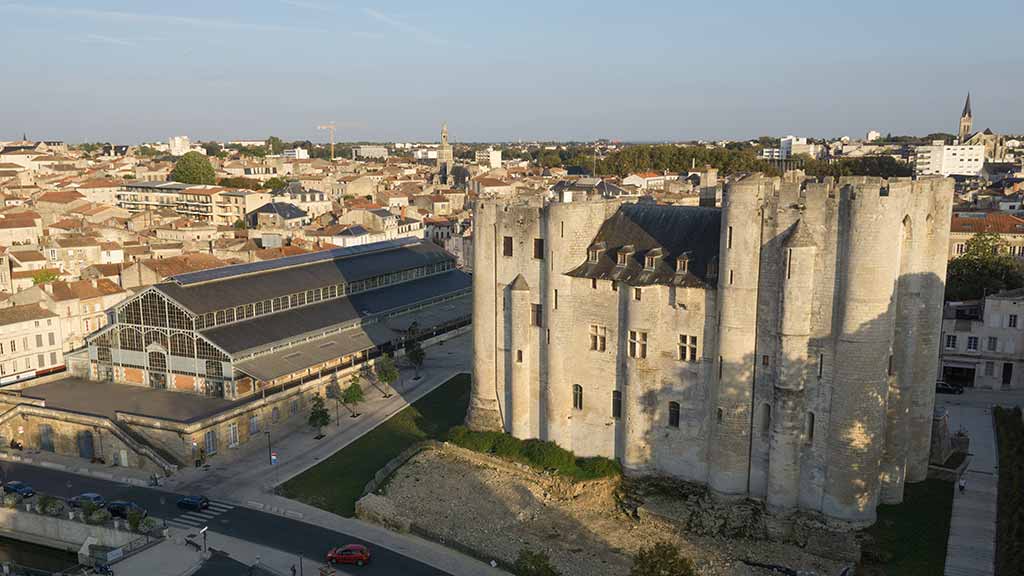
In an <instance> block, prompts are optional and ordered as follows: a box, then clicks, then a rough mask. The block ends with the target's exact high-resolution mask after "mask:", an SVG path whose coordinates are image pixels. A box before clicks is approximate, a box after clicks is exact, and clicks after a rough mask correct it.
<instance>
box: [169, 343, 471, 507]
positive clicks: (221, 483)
mask: <svg viewBox="0 0 1024 576" xmlns="http://www.w3.org/2000/svg"><path fill="white" fill-rule="evenodd" d="M472 348H473V347H472V335H471V334H464V335H461V336H458V337H456V338H453V339H452V340H449V341H447V342H445V343H444V344H443V345H441V346H431V347H429V348H427V361H426V363H425V366H424V367H423V369H422V370H420V379H419V380H417V381H413V380H412V377H413V370H412V368H409V367H402V368H401V373H402V378H401V379H400V380H399V382H396V383H395V391H396V393H395V394H393V395H392V396H391V397H390V398H383V397H382V394H381V392H380V391H379V390H378V389H377V388H376V387H374V386H372V385H366V386H365V387H364V390H365V392H366V397H367V401H366V402H363V403H362V404H360V405H359V407H358V411H359V412H360V414H361V416H359V417H358V418H350V417H349V415H348V414H347V413H346V411H345V409H344V408H342V409H341V412H340V415H341V417H340V419H338V420H336V421H333V422H331V423H330V424H329V425H328V426H327V427H325V428H324V429H323V433H324V434H325V437H324V438H322V439H320V440H316V439H314V437H313V433H312V431H311V430H310V429H309V428H308V427H305V426H299V427H297V428H294V429H292V430H290V431H289V432H286V433H284V435H283V436H280V437H273V436H272V437H271V442H272V449H273V450H274V451H275V452H277V455H278V464H277V465H275V466H273V467H272V466H271V465H270V464H269V462H268V460H269V457H268V455H267V446H266V443H265V442H249V443H247V444H245V445H244V446H243V447H241V448H239V449H238V450H239V452H240V453H239V454H238V455H237V456H236V458H235V459H234V460H231V461H229V462H226V463H218V462H217V461H216V459H214V460H213V461H211V463H210V466H209V467H208V468H185V469H182V470H180V471H179V472H178V473H177V474H175V475H174V476H172V477H170V478H168V479H166V481H165V482H164V485H163V486H164V488H165V489H167V490H172V491H175V492H188V493H195V494H203V495H205V496H207V497H211V498H214V497H215V498H218V499H221V500H231V501H234V502H238V503H241V504H245V505H249V506H252V507H255V508H258V509H261V510H266V506H269V504H267V505H265V507H264V508H260V507H259V504H260V503H261V502H262V500H263V496H264V494H266V493H268V492H271V491H272V490H273V487H275V486H277V485H278V484H281V483H283V482H285V481H287V480H288V479H290V478H292V477H293V476H297V475H298V474H301V473H302V472H305V471H306V470H308V469H309V468H312V467H313V466H315V465H317V464H319V463H320V462H321V461H322V460H324V459H326V458H328V457H330V456H331V455H332V454H334V453H335V452H337V451H338V450H341V449H342V448H344V447H345V446H347V445H348V444H349V443H351V442H353V441H355V440H357V439H358V438H359V437H361V436H362V435H363V434H366V433H367V432H369V431H370V430H373V429H374V428H376V427H377V426H378V425H379V424H380V423H382V422H384V421H385V420H387V419H388V418H390V417H391V416H393V415H394V414H396V413H397V412H399V411H401V410H402V409H404V408H405V407H406V406H408V405H409V404H412V403H413V402H415V401H416V400H419V399H420V398H422V397H423V396H425V395H426V394H428V393H430V392H431V391H433V390H434V389H435V388H437V387H438V386H440V385H441V384H443V383H445V382H447V381H448V380H449V379H450V378H451V377H452V376H454V375H456V374H459V373H461V372H469V371H470V370H471V369H472V368H471V363H472V360H471V359H472ZM403 381H404V382H403ZM328 406H329V408H330V409H331V419H332V420H335V412H336V411H335V407H334V406H332V405H330V404H329V405H328ZM287 502H290V500H289V501H287ZM253 503H255V504H256V505H255V506H254V505H253ZM266 511H271V512H278V513H281V514H283V513H284V512H283V511H279V510H266ZM293 517H297V516H294V515H293Z"/></svg>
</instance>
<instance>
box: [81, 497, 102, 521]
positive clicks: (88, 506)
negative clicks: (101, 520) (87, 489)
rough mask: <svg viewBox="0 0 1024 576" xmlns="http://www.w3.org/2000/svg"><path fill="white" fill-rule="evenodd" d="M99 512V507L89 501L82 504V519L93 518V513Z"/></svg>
mask: <svg viewBox="0 0 1024 576" xmlns="http://www.w3.org/2000/svg"><path fill="white" fill-rule="evenodd" d="M97 510H99V506H97V505H95V504H93V503H92V502H89V501H88V500H86V501H84V502H82V517H83V518H88V517H89V516H92V513H93V512H95V511H97Z"/></svg>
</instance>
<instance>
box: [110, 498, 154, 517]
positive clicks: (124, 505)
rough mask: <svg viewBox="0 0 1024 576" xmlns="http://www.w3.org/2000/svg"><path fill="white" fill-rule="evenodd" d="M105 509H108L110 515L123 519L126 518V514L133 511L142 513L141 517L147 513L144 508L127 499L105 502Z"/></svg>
mask: <svg viewBox="0 0 1024 576" xmlns="http://www.w3.org/2000/svg"><path fill="white" fill-rule="evenodd" d="M107 511H109V512H110V515H111V516H113V517H114V518H124V519H125V520H127V519H128V514H130V513H132V512H133V511H135V512H138V513H140V514H142V516H141V517H142V518H145V517H146V516H148V515H149V513H148V512H146V509H145V508H143V507H142V506H139V505H138V504H136V503H135V502H131V501H128V500H113V501H111V502H107Z"/></svg>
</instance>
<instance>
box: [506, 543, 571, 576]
mask: <svg viewBox="0 0 1024 576" xmlns="http://www.w3.org/2000/svg"><path fill="white" fill-rule="evenodd" d="M512 573H513V574H515V575H516V576H561V574H562V573H561V572H559V571H558V570H555V567H554V566H552V565H551V559H550V558H548V555H547V553H546V552H531V551H530V550H527V549H525V548H520V549H519V555H518V556H517V557H516V562H515V564H513V565H512Z"/></svg>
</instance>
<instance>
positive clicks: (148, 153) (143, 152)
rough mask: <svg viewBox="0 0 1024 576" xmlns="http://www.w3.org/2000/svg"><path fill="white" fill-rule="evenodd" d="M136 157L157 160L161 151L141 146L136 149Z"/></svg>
mask: <svg viewBox="0 0 1024 576" xmlns="http://www.w3.org/2000/svg"><path fill="white" fill-rule="evenodd" d="M135 155H136V156H140V157H142V158H155V157H157V156H159V155H160V151H159V150H157V149H156V148H153V147H151V146H139V147H138V148H136V149H135Z"/></svg>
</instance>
